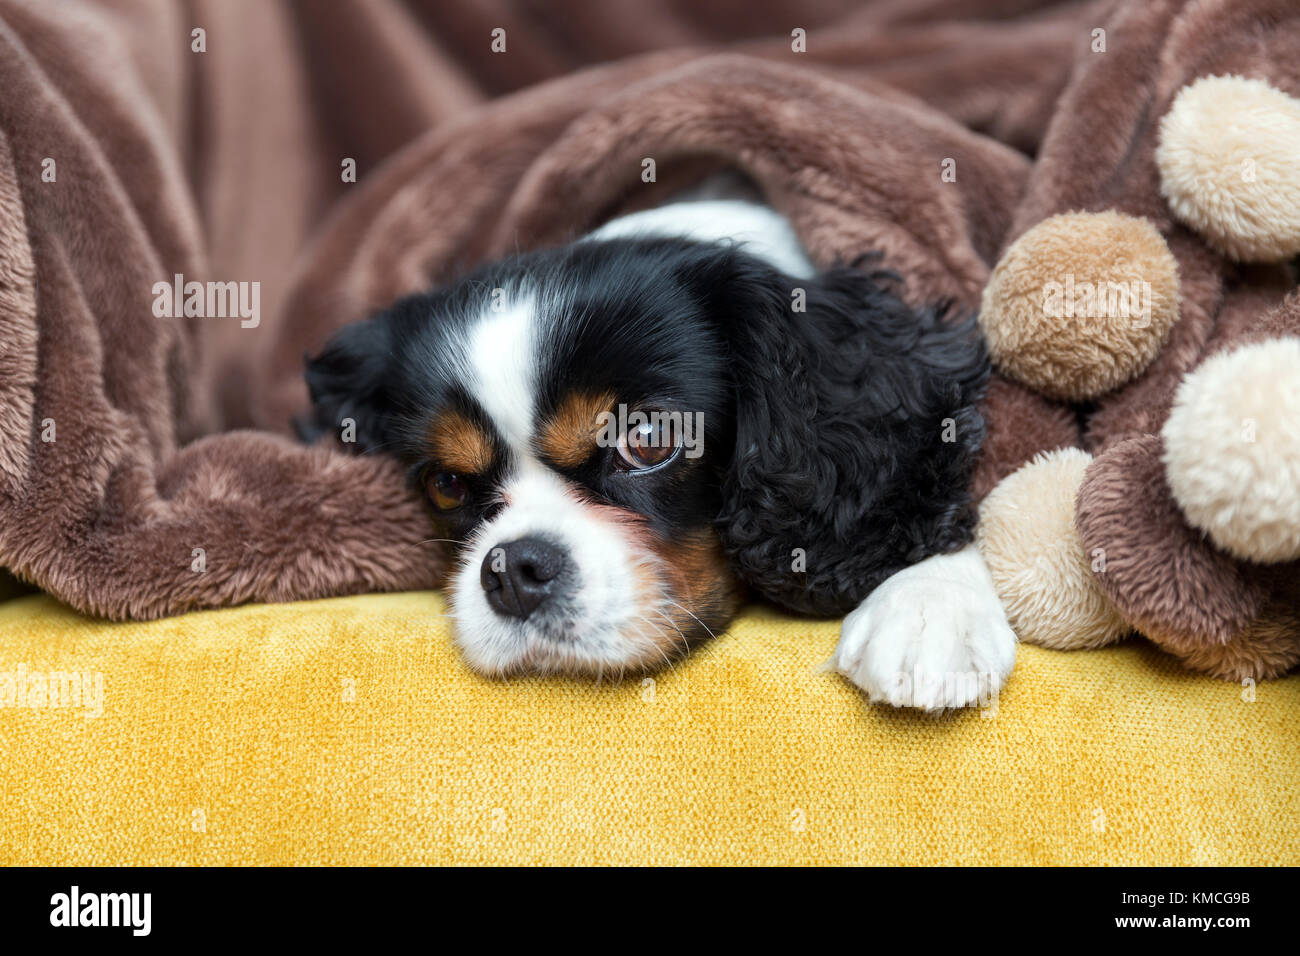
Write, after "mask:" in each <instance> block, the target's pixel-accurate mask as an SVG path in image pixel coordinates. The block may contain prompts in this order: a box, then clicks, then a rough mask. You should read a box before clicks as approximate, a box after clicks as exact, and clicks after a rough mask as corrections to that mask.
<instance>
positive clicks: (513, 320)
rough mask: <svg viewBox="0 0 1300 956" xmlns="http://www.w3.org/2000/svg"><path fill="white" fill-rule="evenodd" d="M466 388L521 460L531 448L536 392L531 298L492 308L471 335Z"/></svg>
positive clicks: (535, 343)
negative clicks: (495, 310)
mask: <svg viewBox="0 0 1300 956" xmlns="http://www.w3.org/2000/svg"><path fill="white" fill-rule="evenodd" d="M466 351H467V354H466V360H467V364H468V366H469V368H468V371H469V383H468V387H469V390H470V392H471V393H472V394H473V396H474V399H475V401H477V402H478V403H479V405H480V406H481V407H482V409H483V411H484V412H486V413H487V416H488V418H490V419H491V420H492V424H493V425H495V426H496V429H497V431H498V432H499V433H500V434H501V437H502V438H503V439H505V441H506V444H508V445H509V446H510V447H511V448H512V449H513V450H514V451H515V452H516V454H517V455H519V456H520V457H523V456H526V455H527V454H528V453H529V449H530V448H531V445H532V434H533V415H534V413H535V411H536V401H535V399H534V396H535V394H536V389H537V330H536V305H535V302H534V300H533V298H532V296H529V295H521V296H520V297H518V298H516V299H514V300H513V301H509V302H507V304H506V306H505V308H504V309H503V310H502V311H500V312H493V311H491V309H490V308H489V309H488V310H487V311H486V312H485V313H484V315H483V317H482V318H481V319H480V320H479V322H478V324H477V325H476V326H475V327H474V328H473V329H472V330H471V331H470V334H469V342H468V347H467V350H466Z"/></svg>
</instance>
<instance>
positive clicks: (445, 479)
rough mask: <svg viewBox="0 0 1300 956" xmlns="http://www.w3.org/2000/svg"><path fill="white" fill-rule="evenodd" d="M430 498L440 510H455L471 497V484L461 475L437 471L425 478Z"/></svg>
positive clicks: (425, 485)
mask: <svg viewBox="0 0 1300 956" xmlns="http://www.w3.org/2000/svg"><path fill="white" fill-rule="evenodd" d="M424 488H425V491H426V492H428V495H429V500H430V501H432V502H433V506H434V507H435V508H437V509H438V510H439V511H455V510H456V509H457V508H459V507H460V506H461V505H463V504H464V503H465V502H466V501H467V500H468V499H469V485H468V484H467V483H466V482H465V479H464V478H462V477H460V475H453V474H452V473H451V472H449V471H435V472H433V473H432V474H430V475H429V476H428V477H427V478H426V479H425V480H424Z"/></svg>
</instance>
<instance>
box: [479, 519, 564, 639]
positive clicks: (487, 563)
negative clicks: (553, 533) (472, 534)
mask: <svg viewBox="0 0 1300 956" xmlns="http://www.w3.org/2000/svg"><path fill="white" fill-rule="evenodd" d="M567 560H568V559H567V558H566V557H565V554H564V551H563V550H562V549H561V548H558V547H556V546H555V545H553V544H551V543H550V542H549V541H546V540H544V539H543V538H520V539H519V540H518V541H511V542H509V543H507V544H499V545H497V546H496V547H495V548H493V549H492V550H490V551H489V552H488V553H487V557H485V558H484V559H483V568H482V570H481V571H480V572H479V581H480V582H482V584H483V592H484V594H486V595H487V602H488V604H490V605H492V608H493V610H495V611H496V612H497V613H498V614H505V615H507V616H508V617H517V618H520V619H521V620H522V619H524V618H527V617H528V615H530V614H532V613H533V611H535V610H537V607H538V605H540V604H541V603H542V602H543V601H545V600H546V599H547V598H548V597H550V595H551V594H552V592H554V590H555V588H556V583H557V582H556V579H557V578H558V577H559V574H560V572H561V571H563V570H564V565H565V563H566V562H567Z"/></svg>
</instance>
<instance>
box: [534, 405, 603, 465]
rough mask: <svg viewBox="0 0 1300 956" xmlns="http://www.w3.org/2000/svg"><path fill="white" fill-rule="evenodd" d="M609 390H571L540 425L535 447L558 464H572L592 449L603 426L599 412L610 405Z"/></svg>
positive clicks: (589, 453)
mask: <svg viewBox="0 0 1300 956" xmlns="http://www.w3.org/2000/svg"><path fill="white" fill-rule="evenodd" d="M614 398H615V396H614V393H613V392H572V393H570V394H569V395H567V396H565V398H564V401H562V402H560V406H559V408H557V409H556V410H555V414H553V415H552V416H551V417H550V418H549V419H548V420H547V422H546V424H545V425H543V426H542V429H541V433H540V435H539V437H538V440H537V447H538V449H539V450H540V451H541V453H542V454H543V455H545V456H546V457H547V458H548V459H550V460H551V461H553V462H554V463H555V464H557V465H559V466H561V467H562V468H576V467H577V466H578V465H581V464H582V463H583V462H584V461H586V460H587V459H588V458H590V457H591V454H592V452H594V451H595V450H596V438H597V436H598V435H600V433H601V432H602V431H603V430H604V425H603V424H602V423H601V422H600V420H599V416H600V413H601V412H607V411H610V410H611V409H612V408H613V407H614Z"/></svg>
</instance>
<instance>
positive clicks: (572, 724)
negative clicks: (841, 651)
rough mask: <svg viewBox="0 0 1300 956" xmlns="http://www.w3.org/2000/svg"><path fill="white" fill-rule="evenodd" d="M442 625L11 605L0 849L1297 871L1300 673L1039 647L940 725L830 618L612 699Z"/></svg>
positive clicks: (761, 618) (418, 599) (711, 653)
mask: <svg viewBox="0 0 1300 956" xmlns="http://www.w3.org/2000/svg"><path fill="white" fill-rule="evenodd" d="M442 612H443V604H442V600H441V598H440V597H439V596H438V595H437V594H430V593H412V594H395V595H372V596H366V597H357V598H344V599H337V600H330V601H312V602H307V603H301V604H289V605H260V606H250V607H242V608H236V609H233V610H226V611H217V612H208V613H201V614H191V615H188V616H185V617H181V618H174V619H171V620H164V621H157V622H153V623H148V624H129V625H110V624H104V623H101V622H96V621H92V620H88V619H85V618H82V617H79V616H78V615H76V614H74V613H72V612H71V611H68V610H67V609H65V608H63V607H61V606H60V605H58V604H57V603H56V602H54V601H53V600H51V599H50V598H47V597H43V596H36V597H27V598H22V599H18V600H14V601H10V602H8V603H5V604H3V605H0V674H4V673H8V674H10V675H12V674H13V673H14V672H16V671H18V670H19V669H20V667H21V668H22V670H23V673H24V679H23V684H24V686H23V687H22V688H16V687H15V686H14V683H16V682H14V683H8V682H7V681H6V678H4V677H3V676H0V703H3V704H6V705H7V706H4V707H2V708H0V780H3V784H0V787H2V789H3V793H4V799H3V808H2V810H0V862H3V863H6V864H195V865H198V864H245V863H250V864H252V863H255V864H297V863H347V864H366V863H393V864H396V863H564V864H567V863H664V864H675V863H698V864H715V863H788V864H803V863H876V864H908V863H923V864H924V863H971V864H1053V863H1062V864H1096V863H1110V864H1188V863H1206V864H1208V863H1214V864H1265V863H1289V864H1296V863H1300V850H1297V847H1300V813H1297V797H1298V796H1300V748H1297V737H1298V733H1297V715H1300V677H1292V678H1289V679H1287V680H1283V681H1278V682H1275V683H1269V684H1263V685H1260V686H1259V687H1258V688H1256V690H1255V699H1254V700H1253V702H1252V701H1247V700H1243V696H1245V697H1249V696H1250V695H1249V693H1245V694H1243V688H1241V687H1240V686H1237V685H1234V684H1227V683H1221V682H1219V681H1215V680H1210V679H1207V678H1204V677H1198V676H1196V675H1193V674H1191V673H1188V672H1185V671H1183V670H1181V669H1180V668H1179V667H1178V666H1177V665H1176V664H1175V663H1173V662H1172V661H1170V660H1168V659H1167V658H1165V657H1163V656H1162V655H1161V654H1160V653H1159V652H1158V651H1155V650H1154V649H1152V648H1151V647H1149V646H1148V645H1146V644H1143V643H1137V642H1135V643H1130V644H1127V645H1123V646H1118V647H1113V648H1110V649H1107V650H1102V651H1092V652H1079V653H1073V654H1065V653H1059V652H1052V651H1045V650H1041V649H1039V648H1035V647H1022V648H1020V652H1019V661H1018V663H1017V667H1016V672H1015V674H1014V675H1013V677H1012V679H1011V682H1010V684H1009V685H1008V687H1007V688H1006V689H1005V691H1004V692H1003V693H1002V695H1001V698H1000V700H999V701H998V702H997V706H996V710H995V712H994V709H993V708H990V709H989V710H987V711H985V712H983V713H981V712H979V711H969V712H963V713H958V714H952V715H948V716H943V717H933V716H925V715H918V714H915V713H910V712H905V711H896V710H891V709H885V708H881V707H873V706H869V705H868V704H866V703H865V702H864V701H863V700H862V698H861V697H860V696H859V695H858V694H857V693H856V692H855V691H854V690H853V688H852V687H850V686H848V685H847V684H846V683H845V682H843V681H842V680H840V679H839V678H837V677H836V676H834V675H833V674H829V673H826V672H824V671H823V670H822V669H821V664H822V662H823V661H824V660H825V659H826V658H827V657H828V656H829V655H830V652H831V649H832V648H833V647H834V644H835V639H836V632H837V624H836V623H835V622H827V621H808V620H800V619H794V618H789V617H784V616H781V615H778V614H776V613H773V612H771V611H767V610H760V609H751V610H749V611H748V612H747V613H746V614H745V615H744V616H743V617H742V618H741V619H740V620H739V621H737V622H736V624H735V625H734V626H733V627H732V628H731V630H730V632H729V633H728V634H726V635H725V636H723V637H722V638H720V639H719V640H718V641H716V642H715V643H713V644H712V645H711V646H708V647H706V648H704V649H702V650H701V651H700V652H699V653H697V654H695V655H694V656H693V657H691V658H690V659H689V660H688V661H686V662H684V663H681V664H678V665H677V667H676V668H675V669H674V670H672V671H666V672H664V673H662V674H659V675H656V676H655V677H654V678H653V681H652V682H643V681H641V680H639V679H629V680H627V681H625V682H622V683H611V682H608V681H607V682H605V683H603V684H600V685H595V684H591V683H584V682H577V681H568V680H559V679H546V680H541V679H532V680H522V681H514V682H495V681H490V680H485V679H482V678H479V677H476V676H474V675H473V674H471V673H469V672H468V671H467V670H466V669H465V667H464V666H463V665H462V664H461V662H460V660H459V659H458V657H457V654H456V651H455V649H454V647H453V646H452V644H451V641H450V639H449V637H448V634H447V628H446V625H445V618H443V617H442V616H441V614H442ZM51 671H86V672H90V673H91V674H92V675H93V674H96V673H100V674H102V675H103V700H102V705H103V713H102V716H99V717H93V716H87V713H93V711H94V709H95V707H96V705H95V703H94V699H93V688H94V686H95V680H94V678H93V677H92V678H91V679H90V680H88V681H87V686H88V687H89V688H90V689H91V690H90V693H89V694H88V696H89V697H90V698H91V699H90V700H89V701H83V702H82V704H81V705H80V706H65V707H58V708H54V707H49V706H45V707H37V706H32V705H34V704H36V703H39V699H38V698H37V696H36V693H35V690H36V686H37V685H36V684H34V683H33V681H32V677H33V676H34V675H35V676H40V677H46V676H48V672H51ZM57 683H58V681H57V679H56V684H57ZM74 688H75V689H79V687H78V686H77V685H71V684H70V685H69V688H68V689H74ZM19 691H21V693H22V695H23V696H21V698H18V697H16V695H18V694H19ZM47 697H48V695H47ZM46 703H47V705H48V703H49V701H48V699H47V701H46ZM18 704H24V705H26V706H17V705H18Z"/></svg>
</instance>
